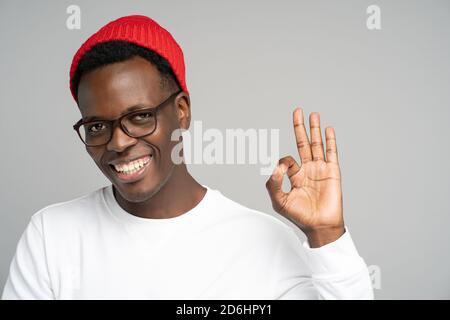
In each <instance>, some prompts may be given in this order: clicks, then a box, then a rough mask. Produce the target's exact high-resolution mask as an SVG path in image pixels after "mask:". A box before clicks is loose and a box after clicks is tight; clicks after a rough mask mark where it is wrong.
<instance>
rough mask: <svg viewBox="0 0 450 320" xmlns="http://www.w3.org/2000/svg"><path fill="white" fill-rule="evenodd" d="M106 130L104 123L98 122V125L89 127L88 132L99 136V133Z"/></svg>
mask: <svg viewBox="0 0 450 320" xmlns="http://www.w3.org/2000/svg"><path fill="white" fill-rule="evenodd" d="M105 128H106V126H105V125H104V124H103V123H101V122H98V123H94V124H92V125H89V126H88V128H87V131H88V132H89V133H91V134H97V133H99V132H101V131H103V130H105Z"/></svg>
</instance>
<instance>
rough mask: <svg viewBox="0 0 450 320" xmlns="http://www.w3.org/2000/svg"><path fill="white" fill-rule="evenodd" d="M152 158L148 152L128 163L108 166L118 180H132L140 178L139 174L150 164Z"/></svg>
mask: <svg viewBox="0 0 450 320" xmlns="http://www.w3.org/2000/svg"><path fill="white" fill-rule="evenodd" d="M152 159H153V156H152V155H151V154H150V155H146V156H144V157H141V158H139V159H136V160H133V161H130V162H128V163H123V164H119V165H112V164H110V165H109V166H110V167H111V168H112V171H113V172H115V174H116V175H117V177H118V178H119V179H120V180H123V181H134V180H137V179H138V178H140V177H141V175H142V174H143V173H144V172H145V171H146V169H147V168H148V167H149V166H150V164H151V162H152Z"/></svg>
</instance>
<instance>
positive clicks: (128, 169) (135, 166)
mask: <svg viewBox="0 0 450 320" xmlns="http://www.w3.org/2000/svg"><path fill="white" fill-rule="evenodd" d="M149 161H150V160H148V159H147V160H145V161H144V160H142V159H139V160H137V161H133V162H131V163H128V164H124V165H114V168H115V169H116V171H118V172H122V173H126V174H130V173H134V172H136V171H138V170H140V169H141V168H142V167H143V166H145V165H146V164H147V163H148V162H149Z"/></svg>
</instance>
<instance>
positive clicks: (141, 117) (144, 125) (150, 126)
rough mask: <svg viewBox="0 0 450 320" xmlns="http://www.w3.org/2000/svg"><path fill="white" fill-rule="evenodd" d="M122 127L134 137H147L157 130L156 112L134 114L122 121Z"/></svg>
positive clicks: (148, 111)
mask: <svg viewBox="0 0 450 320" xmlns="http://www.w3.org/2000/svg"><path fill="white" fill-rule="evenodd" d="M122 125H123V126H124V127H125V128H126V130H127V131H128V134H129V135H131V136H132V137H136V138H137V137H142V136H146V135H148V134H150V133H152V132H153V131H154V130H155V127H156V115H155V112H154V111H153V110H147V111H142V112H133V113H132V114H130V115H128V116H126V117H125V118H123V119H122Z"/></svg>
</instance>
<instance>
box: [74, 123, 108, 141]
mask: <svg viewBox="0 0 450 320" xmlns="http://www.w3.org/2000/svg"><path fill="white" fill-rule="evenodd" d="M78 131H79V132H80V136H81V139H83V141H84V143H86V144H87V145H89V146H97V145H101V144H105V143H107V142H108V140H109V137H110V136H111V125H110V124H109V123H108V122H103V121H96V122H89V123H85V124H83V125H81V126H80V129H79V130H78Z"/></svg>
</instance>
